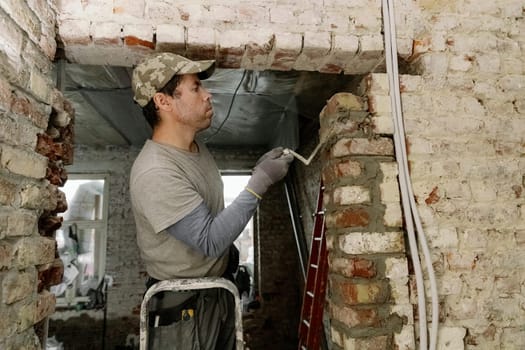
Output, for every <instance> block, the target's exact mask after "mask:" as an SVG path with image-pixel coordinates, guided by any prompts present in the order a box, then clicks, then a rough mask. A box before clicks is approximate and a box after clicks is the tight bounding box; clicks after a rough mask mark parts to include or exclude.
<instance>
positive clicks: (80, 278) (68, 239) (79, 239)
mask: <svg viewBox="0 0 525 350" xmlns="http://www.w3.org/2000/svg"><path fill="white" fill-rule="evenodd" d="M97 234H100V233H99V232H97V229H95V228H83V229H77V228H76V225H71V226H69V227H68V228H64V229H60V230H57V231H56V239H57V246H58V253H59V255H60V258H61V259H62V261H63V263H64V270H65V271H64V277H63V280H62V283H61V284H60V285H58V286H55V287H52V291H53V293H55V294H56V295H57V296H61V297H64V296H66V297H67V295H66V294H68V292H69V294H70V296H72V297H76V296H86V295H87V292H88V290H89V289H90V288H93V289H95V288H96V287H97V284H98V276H97V271H98V261H97V256H96V254H95V246H96V238H97Z"/></svg>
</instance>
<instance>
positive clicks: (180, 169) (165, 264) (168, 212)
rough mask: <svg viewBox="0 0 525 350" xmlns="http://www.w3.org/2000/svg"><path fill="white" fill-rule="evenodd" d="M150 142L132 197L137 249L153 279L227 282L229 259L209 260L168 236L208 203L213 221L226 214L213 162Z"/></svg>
mask: <svg viewBox="0 0 525 350" xmlns="http://www.w3.org/2000/svg"><path fill="white" fill-rule="evenodd" d="M197 145H198V147H199V152H198V153H191V152H187V151H184V150H181V149H178V148H176V147H173V146H168V145H163V144H159V143H157V142H154V141H151V140H148V141H146V143H145V145H144V147H143V148H142V150H141V152H140V153H139V155H138V157H137V159H136V160H135V162H134V164H133V167H132V169H131V176H130V194H131V205H132V209H133V214H134V216H135V223H136V226H137V243H138V246H139V249H140V253H141V257H142V259H143V261H144V263H145V265H146V270H147V272H148V274H149V275H150V276H151V277H153V278H156V279H159V280H163V279H170V278H187V277H206V276H221V275H222V274H223V273H224V271H225V269H226V265H227V263H228V254H227V252H226V254H224V255H223V256H221V257H219V258H212V257H207V256H205V255H204V254H202V253H200V252H198V251H197V250H195V249H193V248H191V247H190V246H188V245H187V244H185V243H183V242H181V241H179V240H178V239H176V238H174V237H173V236H172V235H170V234H168V233H167V232H166V228H168V227H169V226H171V225H173V224H175V223H176V222H178V221H179V220H180V219H182V218H183V217H184V216H186V215H187V214H189V213H190V212H191V211H192V210H194V209H195V208H197V206H198V205H199V204H201V203H204V204H205V205H206V206H207V207H208V208H209V210H210V212H211V214H212V215H214V216H215V215H217V214H218V213H219V212H220V211H221V210H222V209H223V208H224V198H223V184H222V180H221V177H220V174H219V170H218V169H217V165H216V164H215V161H214V160H213V157H212V156H211V154H210V153H209V151H208V149H207V148H206V146H205V145H204V144H202V143H200V142H197Z"/></svg>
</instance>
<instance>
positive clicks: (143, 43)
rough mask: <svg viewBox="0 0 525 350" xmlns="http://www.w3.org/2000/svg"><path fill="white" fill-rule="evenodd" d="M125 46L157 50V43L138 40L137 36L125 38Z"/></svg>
mask: <svg viewBox="0 0 525 350" xmlns="http://www.w3.org/2000/svg"><path fill="white" fill-rule="evenodd" d="M124 44H126V45H127V46H143V47H147V48H150V49H152V50H153V49H155V43H153V42H151V41H147V40H142V39H139V38H137V37H136V36H132V35H127V36H126V37H124Z"/></svg>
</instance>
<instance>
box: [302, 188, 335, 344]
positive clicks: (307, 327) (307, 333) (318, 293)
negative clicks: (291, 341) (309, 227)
mask: <svg viewBox="0 0 525 350" xmlns="http://www.w3.org/2000/svg"><path fill="white" fill-rule="evenodd" d="M323 192H324V185H323V183H322V181H321V184H320V187H319V195H318V197H317V209H316V211H315V213H314V228H313V232H312V242H311V248H310V256H309V258H308V265H307V268H308V270H307V275H306V284H305V287H304V295H303V305H302V308H301V319H300V323H299V347H298V349H299V350H318V349H320V348H321V347H322V348H323V349H326V348H327V346H326V338H325V337H324V332H323V309H324V303H325V294H326V280H327V276H328V259H327V258H328V257H327V255H328V254H327V250H326V238H325V231H326V227H325V216H324V209H323Z"/></svg>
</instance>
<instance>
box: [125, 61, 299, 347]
mask: <svg viewBox="0 0 525 350" xmlns="http://www.w3.org/2000/svg"><path fill="white" fill-rule="evenodd" d="M214 64H215V63H214V61H191V60H189V59H186V58H184V57H182V56H179V55H175V54H172V53H160V54H156V55H155V56H152V57H150V58H147V59H146V60H145V61H143V62H142V63H141V64H139V65H138V66H137V67H136V68H135V69H134V71H133V77H132V88H133V91H134V100H135V101H136V102H137V103H138V104H139V105H140V106H141V107H142V109H143V112H144V116H145V117H146V120H147V121H148V123H149V124H150V125H151V126H152V128H153V135H152V137H151V140H147V141H146V143H145V145H144V147H143V148H142V150H141V152H140V154H139V155H138V157H137V159H136V160H135V162H134V164H133V167H132V169H131V177H130V194H131V204H132V209H133V213H134V216H135V222H136V226H137V243H138V246H139V249H140V253H141V257H142V259H143V261H144V263H145V266H146V270H147V272H148V275H149V276H150V282H155V281H158V280H166V279H173V278H193V277H209V276H225V277H228V275H231V273H232V272H234V271H235V269H236V265H237V261H233V262H232V261H230V255H232V254H230V253H231V247H232V243H233V241H234V240H235V239H236V238H237V236H238V235H239V234H240V233H241V232H242V230H243V228H244V227H245V226H246V224H247V223H248V221H249V219H250V218H251V216H252V215H253V213H254V211H255V209H256V208H257V205H258V203H259V201H260V200H261V198H262V196H263V195H264V193H265V192H266V190H267V189H268V187H269V186H271V185H272V184H273V183H275V182H277V181H279V180H281V179H282V178H283V177H284V176H285V174H286V172H287V170H288V166H289V164H290V163H291V161H292V160H293V157H292V156H291V155H285V154H283V150H282V148H276V149H273V150H271V151H270V152H268V153H266V154H265V155H263V156H262V157H261V159H259V161H258V162H257V164H256V166H255V168H254V170H253V174H252V176H251V178H250V180H249V181H248V185H247V186H246V189H245V190H243V191H242V192H241V193H240V194H239V195H238V197H237V198H236V199H235V200H234V201H233V203H232V204H231V205H229V206H228V207H227V208H224V200H223V185H222V180H221V177H220V174H219V171H218V169H217V166H216V164H215V162H214V160H213V158H212V156H211V155H210V153H209V152H208V150H207V148H206V146H205V145H204V144H203V143H201V142H200V141H198V140H196V138H195V136H196V134H197V133H198V132H199V131H202V130H204V129H206V128H208V127H209V126H210V124H211V119H212V115H213V110H212V104H211V95H210V93H209V92H208V91H207V90H206V89H205V88H204V87H203V86H202V85H201V79H206V78H207V77H209V76H210V75H211V74H212V73H213V69H214ZM231 260H235V258H233V259H231ZM228 265H230V266H228ZM150 284H151V283H150ZM173 294H174V293H170V295H164V296H163V298H162V300H160V301H158V302H159V305H157V307H156V309H159V310H160V311H159V312H158V313H157V314H156V316H154V317H153V318H154V320H155V321H154V322H153V326H154V328H153V332H152V334H153V335H152V336H150V338H151V339H152V342H150V344H151V345H152V347H153V348H158V349H167V348H168V347H167V346H168V344H169V345H170V347H169V348H174V347H173V342H174V341H177V339H173V338H176V336H178V337H179V339H178V340H179V341H183V342H184V343H185V346H186V345H187V347H185V348H188V349H190V348H191V349H194V348H200V349H233V348H234V346H235V325H234V324H235V323H234V321H235V320H234V313H233V312H234V310H233V301H232V297H231V295H229V293H228V292H226V291H225V290H222V289H217V290H207V291H205V292H200V293H191V294H184V293H183V294H178V295H175V296H174V295H173ZM194 294H197V295H194ZM160 304H162V305H160ZM190 304H191V305H190ZM181 305H182V306H183V310H186V309H191V310H194V309H195V311H196V314H195V317H193V314H191V317H189V318H186V319H187V320H189V321H191V323H188V322H185V320H182V319H181V318H180V317H178V315H180V310H181ZM188 305H189V306H188ZM180 338H184V339H180Z"/></svg>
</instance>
